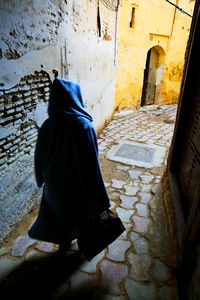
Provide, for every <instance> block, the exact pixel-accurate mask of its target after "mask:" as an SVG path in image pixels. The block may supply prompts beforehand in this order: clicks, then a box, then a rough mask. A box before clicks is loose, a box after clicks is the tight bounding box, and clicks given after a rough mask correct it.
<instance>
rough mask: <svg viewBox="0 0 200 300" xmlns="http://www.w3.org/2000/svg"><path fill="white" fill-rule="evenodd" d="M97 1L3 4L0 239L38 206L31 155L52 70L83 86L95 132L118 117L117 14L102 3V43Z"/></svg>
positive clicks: (0, 25)
mask: <svg viewBox="0 0 200 300" xmlns="http://www.w3.org/2000/svg"><path fill="white" fill-rule="evenodd" d="M97 2H98V1H95V0H92V1H91V0H71V1H63V0H48V1H42V0H26V1H21V0H1V2H0V172H1V175H0V181H1V185H0V186H1V188H0V189H1V198H0V224H3V225H1V227H0V240H1V239H3V238H4V237H5V236H6V235H7V234H8V233H9V232H10V230H11V229H12V228H13V226H15V224H16V223H17V222H19V221H20V220H21V219H22V218H23V217H24V216H25V215H26V214H27V212H28V211H29V210H30V209H31V208H32V207H33V206H34V205H35V204H36V203H37V202H38V201H39V200H40V194H38V192H37V189H36V187H35V183H34V175H33V153H34V147H35V140H36V137H37V130H38V128H39V127H40V126H41V124H42V122H43V121H44V120H45V119H46V118H47V114H46V107H47V104H48V97H49V86H50V84H51V81H52V80H53V78H54V74H53V70H56V71H58V76H59V77H64V78H66V79H69V80H72V81H75V82H79V83H80V85H81V89H82V94H83V99H84V102H85V106H86V108H87V110H88V112H89V113H90V114H91V115H92V116H93V118H94V127H95V128H96V130H97V131H99V130H100V129H101V128H103V126H104V124H105V122H107V121H108V120H109V119H110V118H111V116H112V113H113V107H114V86H115V52H116V48H115V47H116V45H115V41H116V36H115V34H116V33H115V28H116V12H115V11H111V10H109V9H108V8H106V7H105V6H103V4H101V2H100V19H101V36H99V31H98V28H97ZM23 162H24V163H23ZM25 162H26V163H25ZM27 191H28V192H27Z"/></svg>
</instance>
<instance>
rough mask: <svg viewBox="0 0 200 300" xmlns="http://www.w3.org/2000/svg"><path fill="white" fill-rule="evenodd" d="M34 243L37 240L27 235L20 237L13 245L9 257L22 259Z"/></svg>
mask: <svg viewBox="0 0 200 300" xmlns="http://www.w3.org/2000/svg"><path fill="white" fill-rule="evenodd" d="M36 242H37V240H34V239H31V238H30V237H29V236H28V234H24V235H22V236H20V237H19V238H18V239H17V240H16V242H15V244H14V247H13V249H12V252H11V255H12V256H15V257H22V256H23V255H24V253H25V251H26V249H27V248H28V247H30V246H32V245H33V244H35V243H36Z"/></svg>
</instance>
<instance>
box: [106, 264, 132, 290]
mask: <svg viewBox="0 0 200 300" xmlns="http://www.w3.org/2000/svg"><path fill="white" fill-rule="evenodd" d="M100 270H101V274H102V277H101V284H100V287H101V289H102V290H103V291H104V292H105V293H106V294H111V295H115V296H120V294H121V293H120V289H119V285H120V283H121V282H122V281H123V279H124V278H125V277H126V276H127V275H128V267H127V266H126V265H125V264H119V263H118V264H115V263H111V262H109V261H107V260H103V261H102V262H101V265H100Z"/></svg>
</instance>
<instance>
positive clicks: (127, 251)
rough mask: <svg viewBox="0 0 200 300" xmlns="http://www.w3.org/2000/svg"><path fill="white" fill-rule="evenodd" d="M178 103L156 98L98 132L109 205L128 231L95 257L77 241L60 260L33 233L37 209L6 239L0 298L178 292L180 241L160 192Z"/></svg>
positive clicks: (0, 250)
mask: <svg viewBox="0 0 200 300" xmlns="http://www.w3.org/2000/svg"><path fill="white" fill-rule="evenodd" d="M176 109H177V105H169V106H167V105H165V106H158V105H150V106H145V107H141V108H140V109H139V110H138V111H137V112H133V111H131V110H122V111H121V112H118V113H115V114H114V115H113V118H112V120H111V121H110V122H109V124H107V126H105V128H104V129H103V130H102V131H101V132H100V134H99V136H98V144H99V157H100V164H101V170H102V174H103V178H104V182H105V185H106V188H107V191H108V194H109V197H110V200H111V209H112V210H113V211H114V212H117V214H118V215H119V216H120V218H121V220H122V221H123V223H124V225H125V227H126V231H125V232H124V233H123V234H122V235H121V236H120V237H119V238H118V239H117V240H116V241H115V242H113V243H112V244H111V245H110V246H109V247H108V248H107V249H105V250H104V251H102V252H101V253H100V254H99V255H97V256H96V257H94V258H93V259H92V260H91V261H90V262H88V261H86V260H84V258H83V257H82V256H81V255H80V253H79V252H78V246H77V242H76V241H74V242H73V245H72V247H71V249H70V251H69V252H68V253H67V254H66V257H65V259H64V260H63V261H58V260H57V258H56V255H55V252H56V250H57V245H54V244H50V243H46V242H39V241H36V240H33V239H30V238H29V237H28V235H27V230H28V228H29V226H30V225H31V224H32V223H33V221H34V219H35V217H36V215H37V209H35V210H34V211H32V212H31V213H30V214H29V215H28V216H27V217H26V218H25V219H24V221H22V222H21V223H20V224H19V225H18V226H17V227H16V228H15V229H14V231H13V232H11V234H10V235H9V236H8V238H7V239H6V240H5V241H4V242H3V244H1V245H0V280H1V283H0V290H1V299H13V297H15V298H16V297H20V299H36V297H37V299H82V298H83V297H84V296H85V298H86V299H105V300H117V299H119V300H128V299H131V300H142V299H144V300H153V299H155V300H156V299H160V300H165V299H166V300H167V299H169V300H173V299H178V296H177V286H176V254H177V253H176V241H173V240H171V239H170V234H169V224H168V223H169V221H168V218H167V213H166V210H167V208H166V207H165V204H164V201H163V197H162V196H161V193H160V187H161V181H162V176H163V174H164V172H165V169H166V162H167V155H168V149H169V146H170V142H171V139H172V135H173V130H174V122H175V117H176ZM119 145H121V148H119V147H118V146H119ZM123 145H129V146H130V147H128V146H127V147H124V148H123V147H122V146H123ZM141 146H143V148H142V147H141ZM117 147H118V148H117ZM138 147H141V148H142V150H140V151H139V150H138ZM116 151H117V152H116ZM146 154H148V157H147V155H146ZM137 162H138V163H137ZM91 238H92V237H91ZM2 297H3V298H2Z"/></svg>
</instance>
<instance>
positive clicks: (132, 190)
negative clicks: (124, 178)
mask: <svg viewBox="0 0 200 300" xmlns="http://www.w3.org/2000/svg"><path fill="white" fill-rule="evenodd" d="M124 188H125V190H126V193H125V194H126V195H127V196H135V195H136V193H137V192H138V190H139V188H138V187H135V186H132V185H125V186H124Z"/></svg>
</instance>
